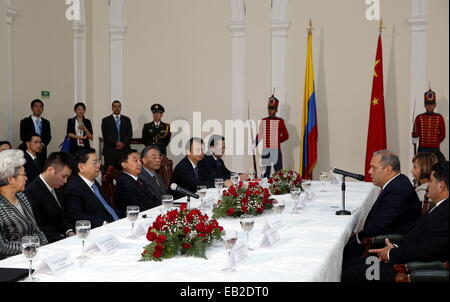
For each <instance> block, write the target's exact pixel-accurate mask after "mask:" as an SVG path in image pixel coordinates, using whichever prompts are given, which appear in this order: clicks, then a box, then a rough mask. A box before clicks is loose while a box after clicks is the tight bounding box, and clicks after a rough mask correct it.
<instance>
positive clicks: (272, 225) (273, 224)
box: [262, 218, 283, 233]
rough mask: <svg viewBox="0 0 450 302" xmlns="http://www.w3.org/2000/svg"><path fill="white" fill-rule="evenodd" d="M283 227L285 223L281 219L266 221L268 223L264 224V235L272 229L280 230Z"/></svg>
mask: <svg viewBox="0 0 450 302" xmlns="http://www.w3.org/2000/svg"><path fill="white" fill-rule="evenodd" d="M282 226H283V221H282V219H281V218H275V219H272V220H269V221H266V223H265V224H264V227H263V230H262V233H264V232H266V231H268V230H270V229H274V230H278V229H279V228H281V227H282Z"/></svg>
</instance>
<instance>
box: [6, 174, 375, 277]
mask: <svg viewBox="0 0 450 302" xmlns="http://www.w3.org/2000/svg"><path fill="white" fill-rule="evenodd" d="M321 189H322V186H321V184H320V182H312V185H311V189H310V191H311V192H312V193H313V199H312V200H311V201H310V202H308V203H307V204H306V205H305V207H304V208H303V210H302V211H301V212H300V213H299V214H292V213H290V212H291V209H292V208H293V205H294V202H293V200H292V199H291V198H290V195H289V194H287V195H279V196H273V197H274V198H276V199H278V200H280V199H281V200H284V201H285V203H286V208H285V210H284V212H283V213H282V214H281V215H277V214H275V213H274V212H273V210H267V211H265V212H264V213H263V214H262V215H259V216H257V217H256V218H255V225H254V228H253V230H252V231H251V232H250V240H249V245H250V246H251V247H252V248H254V249H255V250H253V251H248V254H247V257H246V258H244V259H242V260H241V261H240V262H238V264H237V265H236V271H235V272H223V271H222V269H223V268H225V267H226V266H227V261H228V254H227V251H226V250H225V248H224V246H223V245H221V244H217V243H216V244H214V245H213V246H211V247H209V248H208V249H207V252H206V256H207V259H203V258H194V257H185V256H177V257H174V258H171V259H166V260H163V261H162V262H153V261H149V262H142V261H139V260H140V258H141V253H142V252H143V247H144V246H145V245H147V244H148V243H149V242H148V241H147V239H146V238H145V235H144V232H143V230H144V228H143V227H142V228H141V229H140V230H141V235H140V236H138V239H137V240H132V239H127V237H128V236H129V235H130V233H131V223H130V222H129V221H128V220H127V219H126V218H124V219H121V220H118V221H115V222H114V223H110V224H106V225H104V226H102V227H99V228H95V229H93V230H92V231H91V233H90V234H89V236H88V238H87V241H86V247H89V246H90V245H91V246H92V245H93V244H92V242H93V241H95V239H96V238H101V237H103V236H105V234H107V235H109V236H110V237H111V236H112V237H115V238H116V239H117V241H118V242H119V248H118V249H116V250H115V251H114V252H112V253H109V254H105V253H102V252H101V251H100V250H99V249H92V250H90V251H89V252H87V253H86V254H87V255H88V256H89V259H88V260H84V261H81V260H78V259H77V257H78V256H79V255H80V253H81V240H80V239H79V238H78V237H77V236H74V237H70V238H67V239H64V240H61V241H58V242H55V243H53V244H49V245H45V246H42V247H40V248H39V249H38V253H37V255H36V256H35V257H34V259H33V268H35V269H36V268H39V267H41V268H42V267H43V265H42V264H43V263H45V262H44V259H48V258H49V257H52V256H53V255H55V254H58V253H60V252H61V251H65V253H66V254H69V259H72V261H70V262H73V263H72V264H71V265H69V266H67V267H66V268H64V269H63V270H61V271H57V272H56V273H53V272H52V271H50V270H47V271H45V270H42V269H41V268H39V270H38V271H36V272H35V274H34V276H35V277H36V278H38V279H39V281H43V282H338V281H340V276H341V265H342V253H343V248H344V246H345V243H346V242H347V240H348V238H349V237H350V234H351V232H352V231H357V230H360V229H361V228H362V225H363V223H364V220H365V218H366V216H367V214H368V212H369V211H370V209H371V207H372V205H373V203H374V201H375V200H376V197H377V195H378V192H379V188H378V187H375V186H374V185H373V184H372V183H357V182H349V183H347V190H346V209H347V210H349V211H350V212H351V213H352V214H351V215H349V216H338V215H335V212H336V211H337V210H339V209H341V208H342V205H341V191H340V185H339V184H331V183H330V182H328V183H327V184H326V186H325V192H322V191H321ZM217 197H218V192H217V190H216V189H208V193H207V197H206V198H207V199H209V200H216V201H217ZM199 204H200V201H198V200H195V199H191V205H190V206H191V208H193V207H196V206H199ZM160 213H161V207H158V208H153V209H150V210H148V211H145V212H142V213H140V216H139V219H138V220H137V221H136V227H135V231H136V232H137V234H139V228H140V227H141V226H145V225H148V224H151V223H152V222H153V221H154V219H155V218H156V217H157V216H158V215H159V214H160ZM143 217H146V218H143ZM280 217H281V220H282V226H281V227H280V228H278V229H277V232H278V234H279V237H280V240H279V241H278V242H277V243H275V244H273V245H269V246H266V247H260V245H261V242H262V240H263V232H262V231H263V228H264V227H265V226H266V223H272V224H271V225H275V224H274V223H273V222H274V221H276V220H278V221H279V218H280ZM219 224H220V225H221V226H223V227H224V229H225V230H227V229H234V230H236V231H238V243H237V245H238V244H239V243H240V242H242V241H245V242H246V234H245V233H244V231H243V230H242V229H241V227H240V222H239V219H238V218H223V219H219ZM91 241H92V242H91ZM90 243H91V244H90ZM0 267H5V268H25V269H27V268H28V261H27V260H26V258H25V257H24V256H23V255H16V256H13V257H10V258H7V259H5V260H3V261H0Z"/></svg>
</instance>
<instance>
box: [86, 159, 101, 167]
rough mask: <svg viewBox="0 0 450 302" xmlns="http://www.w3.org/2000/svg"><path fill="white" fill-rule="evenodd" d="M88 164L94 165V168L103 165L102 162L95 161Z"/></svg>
mask: <svg viewBox="0 0 450 302" xmlns="http://www.w3.org/2000/svg"><path fill="white" fill-rule="evenodd" d="M87 164H92V165H94V166H101V165H102V161H101V160H94V161H91V162H87Z"/></svg>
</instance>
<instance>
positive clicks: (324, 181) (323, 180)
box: [319, 172, 328, 192]
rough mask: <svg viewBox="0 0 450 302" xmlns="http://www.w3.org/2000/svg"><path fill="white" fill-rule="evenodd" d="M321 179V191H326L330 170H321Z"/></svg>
mask: <svg viewBox="0 0 450 302" xmlns="http://www.w3.org/2000/svg"><path fill="white" fill-rule="evenodd" d="M319 179H320V183H321V184H322V190H321V191H320V192H326V190H325V185H326V184H327V180H328V172H320V175H319Z"/></svg>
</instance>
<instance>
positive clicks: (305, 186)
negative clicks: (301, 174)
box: [302, 179, 311, 201]
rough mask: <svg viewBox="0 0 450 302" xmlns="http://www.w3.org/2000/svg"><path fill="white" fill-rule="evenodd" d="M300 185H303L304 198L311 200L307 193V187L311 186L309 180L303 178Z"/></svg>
mask: <svg viewBox="0 0 450 302" xmlns="http://www.w3.org/2000/svg"><path fill="white" fill-rule="evenodd" d="M302 187H303V189H305V192H306V199H307V200H308V201H310V200H311V194H310V193H309V189H310V188H311V180H309V179H305V180H304V181H302Z"/></svg>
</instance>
